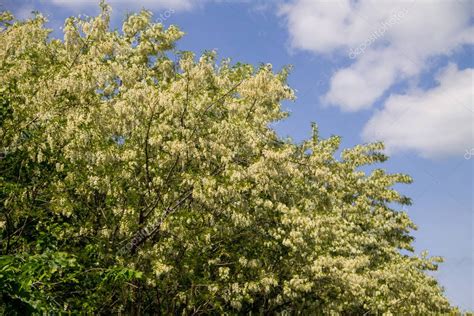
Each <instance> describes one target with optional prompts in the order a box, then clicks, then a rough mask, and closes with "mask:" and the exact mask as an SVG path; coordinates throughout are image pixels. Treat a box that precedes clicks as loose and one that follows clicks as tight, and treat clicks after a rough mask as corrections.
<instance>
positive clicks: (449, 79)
mask: <svg viewBox="0 0 474 316" xmlns="http://www.w3.org/2000/svg"><path fill="white" fill-rule="evenodd" d="M473 75H474V69H473V68H469V69H464V70H458V69H457V67H456V66H455V65H453V64H450V65H448V66H447V67H446V68H445V69H443V71H442V72H440V73H439V74H438V76H437V78H436V79H437V82H438V86H436V87H434V88H432V89H429V90H427V91H413V92H411V93H408V94H405V95H400V94H395V95H391V96H390V97H389V98H388V99H387V100H386V102H385V105H384V108H383V109H382V110H381V111H378V112H376V113H375V115H374V116H373V117H372V118H371V119H370V120H369V122H368V123H367V124H366V126H365V128H364V131H363V133H362V136H363V138H364V139H365V140H366V141H377V140H383V141H384V142H385V144H386V146H387V150H388V151H389V152H394V151H400V150H414V151H416V152H418V153H419V154H420V155H421V156H423V157H429V158H433V157H440V156H448V155H457V156H459V157H462V156H463V155H464V153H465V152H466V151H467V150H470V149H471V148H474V107H473Z"/></svg>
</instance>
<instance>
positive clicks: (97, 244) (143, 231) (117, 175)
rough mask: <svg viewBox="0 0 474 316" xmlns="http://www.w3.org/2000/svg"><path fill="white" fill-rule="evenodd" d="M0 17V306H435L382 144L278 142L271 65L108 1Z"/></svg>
mask: <svg viewBox="0 0 474 316" xmlns="http://www.w3.org/2000/svg"><path fill="white" fill-rule="evenodd" d="M101 6H102V13H101V14H100V15H99V16H97V17H94V18H86V19H80V18H69V19H67V20H66V22H65V26H64V40H63V41H60V40H56V39H50V38H49V37H48V34H49V32H50V31H49V30H47V29H45V28H44V26H43V24H44V22H45V19H44V18H43V17H42V16H41V15H39V14H38V15H36V16H35V17H34V18H32V19H30V20H26V21H17V20H15V19H14V18H13V16H11V15H10V14H9V13H7V12H4V13H2V14H1V33H0V103H1V112H0V126H1V129H0V148H1V149H2V155H1V157H0V158H1V159H0V170H1V177H0V186H1V191H0V200H1V204H0V208H1V213H0V229H1V242H0V247H1V248H0V251H1V256H0V263H1V264H0V284H1V287H0V290H1V295H2V296H1V307H0V310H2V311H3V312H4V313H11V314H15V313H17V314H24V313H34V312H38V313H43V312H50V311H53V312H54V311H56V312H59V311H84V312H94V313H104V314H109V313H116V312H124V313H126V314H155V313H156V314H160V313H164V314H183V313H184V314H221V313H227V314H238V313H249V312H256V313H265V314H273V313H285V312H289V313H298V312H302V313H306V314H308V313H312V314H317V313H332V314H340V313H342V314H378V313H386V314H387V315H388V314H391V313H393V314H426V313H430V312H449V311H451V310H452V308H451V307H450V305H449V303H448V301H447V300H446V298H445V297H444V296H443V293H442V290H441V289H440V287H439V286H438V284H437V282H436V281H435V280H434V279H433V278H432V277H430V276H428V275H427V274H426V271H427V270H435V269H436V262H437V260H438V259H437V258H428V257H427V256H426V255H423V256H421V257H417V256H414V255H413V254H410V252H412V251H413V250H412V248H411V242H412V240H413V238H412V237H411V236H410V230H411V229H414V228H415V226H414V224H413V223H412V222H411V221H410V219H409V218H408V216H407V215H406V213H404V212H402V211H400V210H397V209H394V205H397V204H398V205H400V204H402V205H403V204H409V202H410V201H409V199H408V198H406V197H405V196H403V195H401V194H399V193H398V192H397V191H395V190H394V189H393V188H392V187H393V185H394V184H396V183H409V182H410V181H411V180H410V178H409V177H408V176H406V175H403V174H387V173H385V172H384V171H383V170H382V169H375V170H373V171H372V172H370V173H365V172H363V171H361V168H360V167H361V166H364V165H370V164H373V163H378V162H382V161H384V160H385V159H386V157H385V156H384V155H383V154H381V152H380V150H381V149H382V144H379V143H376V144H369V145H364V146H356V147H354V148H351V149H346V150H344V151H343V153H342V154H341V157H340V158H336V157H335V151H336V150H337V149H338V146H339V138H338V137H331V138H329V139H320V138H319V137H318V132H317V128H316V126H314V127H313V134H312V137H311V138H310V139H308V140H306V141H304V142H302V143H301V144H295V143H293V142H291V141H290V140H286V139H280V138H279V137H278V136H277V135H276V134H275V132H274V131H273V130H272V129H271V128H269V123H271V122H275V121H278V120H281V119H283V118H285V117H286V116H287V113H285V112H283V111H282V110H281V107H280V103H281V102H282V101H283V100H288V99H293V97H294V96H293V91H292V90H291V89H290V88H289V87H288V86H287V85H286V83H285V80H286V77H287V73H288V70H287V69H284V70H282V71H280V72H278V73H274V72H273V71H272V68H271V66H270V65H263V66H261V67H259V68H254V67H252V66H251V65H247V64H240V63H238V64H231V63H230V61H229V60H223V61H222V62H220V63H217V62H216V56H215V53H213V52H208V53H205V54H203V55H202V56H201V57H200V58H199V59H196V58H195V56H194V55H193V54H192V53H190V52H175V51H174V50H173V46H174V43H175V42H176V41H177V40H178V39H179V38H180V37H181V36H182V35H183V33H182V32H181V31H180V30H179V29H178V28H177V27H175V26H170V27H169V28H167V29H164V28H163V26H162V25H161V24H154V23H152V22H151V13H150V12H147V11H143V12H141V13H139V14H136V15H131V16H129V17H128V18H127V19H126V21H125V22H124V23H123V27H122V31H121V32H119V31H109V27H108V24H109V8H108V6H107V5H105V4H102V5H101Z"/></svg>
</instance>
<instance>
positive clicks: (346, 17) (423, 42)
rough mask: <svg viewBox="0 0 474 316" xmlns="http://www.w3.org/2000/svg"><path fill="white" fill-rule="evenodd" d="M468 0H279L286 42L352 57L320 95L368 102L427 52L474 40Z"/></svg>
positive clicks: (419, 65) (336, 101) (345, 102)
mask: <svg viewBox="0 0 474 316" xmlns="http://www.w3.org/2000/svg"><path fill="white" fill-rule="evenodd" d="M470 5H472V3H470V2H469V1H413V0H410V1H371V0H361V1H350V0H341V1H315V0H297V1H293V2H290V3H288V4H286V5H284V6H283V7H282V8H281V11H280V13H281V14H282V15H283V16H284V17H285V18H286V21H287V27H288V32H289V35H290V42H291V46H292V47H293V48H296V49H301V50H306V51H310V52H313V53H316V54H322V55H329V54H337V55H340V56H343V57H345V58H348V59H352V60H354V62H353V63H352V64H350V66H348V67H347V68H344V69H341V70H339V71H337V72H336V73H335V74H334V75H333V76H332V78H331V80H330V88H329V91H328V92H327V93H326V95H325V96H324V97H323V100H324V101H325V102H326V103H327V104H329V105H334V106H338V107H340V108H341V109H342V110H345V111H357V110H361V109H366V108H369V107H371V106H372V105H373V103H374V102H375V101H376V100H377V99H379V98H380V97H381V96H382V95H383V94H384V93H385V92H386V91H387V90H388V89H389V88H390V87H391V86H392V85H393V84H395V83H397V82H398V81H400V80H404V79H407V78H410V77H413V76H416V75H418V74H420V73H421V72H422V71H423V70H425V68H426V62H427V60H428V58H430V57H432V56H437V55H447V54H451V53H452V52H453V51H454V50H456V49H457V48H459V47H461V46H462V45H465V44H472V43H474V38H473V36H474V35H473V34H474V29H473V27H472V26H471V23H470V19H471V13H470V12H471V10H470Z"/></svg>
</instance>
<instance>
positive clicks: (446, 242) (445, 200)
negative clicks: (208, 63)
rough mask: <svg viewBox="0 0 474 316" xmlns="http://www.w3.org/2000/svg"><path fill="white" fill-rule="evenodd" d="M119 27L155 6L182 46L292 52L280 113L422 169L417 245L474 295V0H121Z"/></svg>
mask: <svg viewBox="0 0 474 316" xmlns="http://www.w3.org/2000/svg"><path fill="white" fill-rule="evenodd" d="M109 3H111V4H112V6H113V12H114V14H113V20H112V27H119V26H120V21H121V19H122V18H123V16H124V15H125V13H126V12H127V11H136V10H139V9H141V8H142V7H145V8H148V9H150V10H151V11H152V12H153V13H154V17H155V19H161V20H162V22H163V23H164V24H165V25H169V24H177V25H179V26H180V28H181V29H182V30H183V31H185V32H186V36H185V37H184V38H183V39H182V40H181V41H180V42H179V44H178V49H182V50H192V51H195V52H197V53H200V52H203V51H204V50H209V49H215V50H217V52H218V54H219V56H220V57H230V58H231V59H232V60H233V61H241V62H246V63H252V64H259V63H262V62H265V63H267V62H268V63H271V64H273V66H274V68H275V69H280V68H281V67H282V66H284V65H288V64H291V65H293V66H294V69H293V71H292V73H291V75H290V77H289V84H290V86H291V87H292V88H294V89H296V90H297V100H296V101H295V102H291V103H285V105H284V106H285V108H288V109H289V110H290V111H291V116H290V118H289V119H287V120H286V121H283V122H279V123H278V124H276V125H275V128H276V130H277V131H278V133H279V134H280V135H282V136H290V137H291V138H293V139H294V140H295V141H300V140H302V139H303V138H307V137H309V135H310V131H311V127H310V122H312V121H314V122H316V123H317V124H318V125H319V127H320V133H321V135H322V136H324V137H327V136H330V135H340V136H342V137H343V142H342V145H343V147H350V146H353V145H355V144H359V143H365V142H368V141H373V140H383V141H385V143H386V144H387V152H388V153H389V155H390V157H391V159H390V160H389V161H388V162H387V163H385V164H384V166H383V167H384V168H386V169H387V170H389V171H392V172H405V173H408V174H410V175H411V176H413V178H414V183H413V184H412V185H409V186H400V187H399V188H398V189H399V190H401V191H402V192H404V193H405V194H407V195H408V196H410V197H412V198H413V202H414V203H413V205H412V206H410V207H408V208H406V211H407V212H408V214H409V215H410V217H411V218H412V219H413V220H414V222H415V223H416V224H417V225H418V228H419V229H418V230H417V231H415V232H414V233H413V234H414V236H415V237H416V240H415V249H416V252H417V253H419V252H421V251H422V250H425V249H427V250H428V251H429V253H430V254H431V255H436V256H443V257H444V258H445V263H443V264H442V265H441V267H440V270H439V271H438V272H436V273H435V276H436V277H437V278H438V279H439V280H440V282H441V284H442V285H443V286H444V287H445V289H446V293H447V296H448V297H449V299H450V300H451V302H452V303H453V304H455V305H457V306H460V307H461V308H462V309H470V310H474V302H473V297H474V294H473V283H474V282H473V270H474V261H473V253H474V247H473V241H474V240H473V225H474V221H473V198H472V196H473V163H474V104H473V94H472V93H473V92H472V90H473V66H474V59H473V43H474V32H473V21H474V17H473V12H474V11H473V6H474V1H459V0H456V1H454V0H453V1H437V0H433V1H421V0H419V1H416V0H407V1H377V2H376V1H371V0H359V1H352V2H351V1H349V0H347V1H346V0H335V1H331V2H330V1H319V0H311V1H310V0H298V1H279V0H277V1H237V0H235V1H225V0H220V1H212V0H203V1H195V0H174V1H173V0H156V1H151V0H143V1H140V0H135V1H133V2H132V1H130V2H127V1H123V0H122V1H121V0H112V1H109ZM1 9H2V10H3V9H7V10H10V11H12V12H13V13H14V14H15V15H17V16H19V17H27V16H28V15H29V13H30V12H31V11H32V10H39V11H41V12H43V13H44V14H45V15H46V16H47V17H48V18H49V20H50V23H49V26H50V27H53V28H55V29H56V31H55V32H54V33H53V35H54V36H57V37H60V36H61V33H60V32H58V31H57V30H58V28H59V26H61V25H62V22H63V21H64V19H65V18H66V17H68V16H70V15H77V14H80V13H83V14H88V15H94V14H96V13H97V12H98V6H97V5H96V2H95V1H92V0H86V1H67V0H47V1H46V0H45V1H12V0H7V1H6V2H4V3H3V5H2V7H1Z"/></svg>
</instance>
